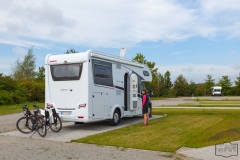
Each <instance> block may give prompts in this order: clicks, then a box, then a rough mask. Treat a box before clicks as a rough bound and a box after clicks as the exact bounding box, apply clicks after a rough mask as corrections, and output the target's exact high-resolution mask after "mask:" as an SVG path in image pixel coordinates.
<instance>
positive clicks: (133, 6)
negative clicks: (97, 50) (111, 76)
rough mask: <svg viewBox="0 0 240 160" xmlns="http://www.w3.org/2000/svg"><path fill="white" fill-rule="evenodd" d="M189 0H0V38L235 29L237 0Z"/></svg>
mask: <svg viewBox="0 0 240 160" xmlns="http://www.w3.org/2000/svg"><path fill="white" fill-rule="evenodd" d="M193 3H194V2H193ZM195 3H196V4H194V7H191V6H188V5H185V3H181V2H179V1H176V0H171V1H169V0H160V1H159V0H150V1H137V0H135V1H127V0H114V1H110V0H102V1H97V0H95V1H94V0H92V1H78V0H71V1H65V0H52V1H46V0H39V1H34V3H33V2H32V1H30V0H25V1H17V0H9V1H5V0H0V4H1V5H0V11H1V14H0V19H1V21H0V35H3V34H4V37H3V36H0V43H6V44H14V45H18V46H28V47H29V46H32V45H33V44H34V45H36V44H37V45H36V46H44V45H43V43H39V42H38V40H47V41H51V42H52V41H53V42H65V43H66V42H68V43H75V44H81V45H87V46H95V47H98V46H101V47H120V46H122V45H129V46H131V45H134V44H136V43H139V42H143V41H151V42H153V41H154V42H156V41H165V42H171V41H179V40H184V39H187V38H189V37H191V36H204V37H212V36H215V35H216V34H218V33H219V32H222V33H225V35H226V36H229V37H236V36H239V35H240V31H239V28H240V22H239V18H240V14H239V12H240V5H239V2H238V0H228V1H217V2H216V1H215V0H203V1H201V2H195ZM226 13H228V14H226ZM226 22H227V23H226ZM45 47H46V46H45Z"/></svg>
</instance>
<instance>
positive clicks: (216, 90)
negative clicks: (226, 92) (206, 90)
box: [211, 86, 222, 96]
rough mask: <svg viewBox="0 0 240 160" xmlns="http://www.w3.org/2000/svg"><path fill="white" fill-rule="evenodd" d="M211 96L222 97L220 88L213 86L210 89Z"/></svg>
mask: <svg viewBox="0 0 240 160" xmlns="http://www.w3.org/2000/svg"><path fill="white" fill-rule="evenodd" d="M211 92H212V96H222V87H221V86H213V87H211Z"/></svg>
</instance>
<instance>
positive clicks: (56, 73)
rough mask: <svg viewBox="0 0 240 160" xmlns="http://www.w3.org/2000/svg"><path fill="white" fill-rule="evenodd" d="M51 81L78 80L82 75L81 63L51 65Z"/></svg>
mask: <svg viewBox="0 0 240 160" xmlns="http://www.w3.org/2000/svg"><path fill="white" fill-rule="evenodd" d="M50 68H51V74H52V79H53V81H69V80H79V79H80V77H81V74H82V63H74V64H60V65H51V66H50Z"/></svg>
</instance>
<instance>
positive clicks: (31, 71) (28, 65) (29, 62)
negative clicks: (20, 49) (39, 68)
mask: <svg viewBox="0 0 240 160" xmlns="http://www.w3.org/2000/svg"><path fill="white" fill-rule="evenodd" d="M36 59H37V58H36V56H35V55H34V54H33V47H31V48H30V49H28V53H27V54H26V55H25V56H24V59H23V61H22V62H21V61H20V59H19V58H18V59H17V60H16V62H15V64H14V65H13V66H12V68H11V76H12V77H13V78H14V79H17V80H18V79H26V78H34V77H35V76H36V72H35V69H36Z"/></svg>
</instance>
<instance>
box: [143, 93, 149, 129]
mask: <svg viewBox="0 0 240 160" xmlns="http://www.w3.org/2000/svg"><path fill="white" fill-rule="evenodd" d="M148 107H149V105H148V96H147V90H146V89H142V113H143V117H144V124H143V126H147V125H148V122H149V117H148Z"/></svg>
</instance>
